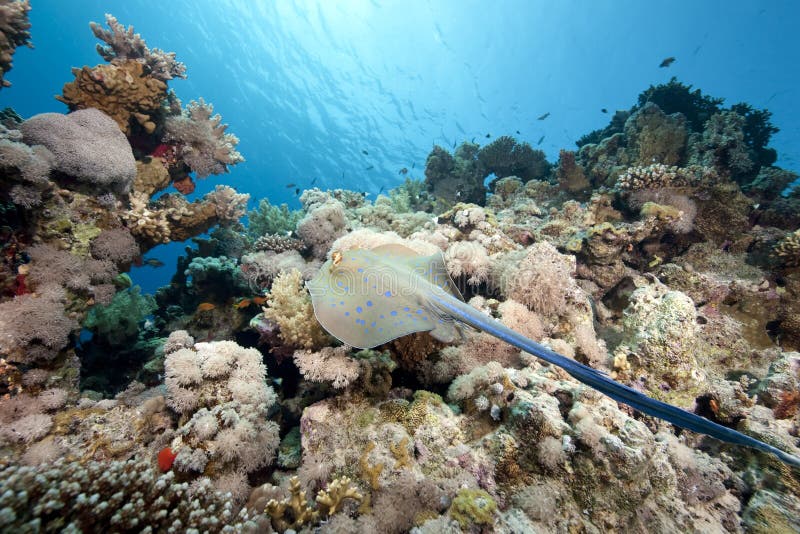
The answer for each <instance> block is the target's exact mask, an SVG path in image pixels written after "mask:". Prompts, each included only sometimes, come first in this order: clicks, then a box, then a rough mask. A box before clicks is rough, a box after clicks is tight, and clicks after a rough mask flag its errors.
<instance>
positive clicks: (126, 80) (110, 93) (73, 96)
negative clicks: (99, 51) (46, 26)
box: [56, 60, 167, 134]
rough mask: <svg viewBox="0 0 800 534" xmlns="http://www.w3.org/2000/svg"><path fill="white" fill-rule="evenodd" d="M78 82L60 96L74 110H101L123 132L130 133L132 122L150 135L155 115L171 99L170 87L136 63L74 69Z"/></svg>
mask: <svg viewBox="0 0 800 534" xmlns="http://www.w3.org/2000/svg"><path fill="white" fill-rule="evenodd" d="M72 73H73V74H74V75H75V80H73V81H71V82H69V83H67V84H65V85H64V89H63V95H61V96H56V98H57V99H58V100H60V101H61V102H63V103H65V104H67V105H68V106H69V108H70V109H71V110H73V111H74V110H76V109H87V108H97V109H99V110H100V111H102V112H104V113H105V114H106V115H108V116H110V117H111V118H112V119H114V120H115V121H116V122H117V124H118V125H119V128H120V130H122V131H123V132H125V134H130V131H131V130H130V119H131V117H133V118H134V119H136V122H137V123H139V125H140V126H141V127H142V128H143V129H144V131H145V132H147V133H148V134H150V133H153V132H154V131H155V129H156V123H155V122H154V120H153V117H152V115H153V114H154V113H155V112H156V111H158V110H159V109H160V108H161V103H162V102H163V101H164V99H165V98H166V97H167V84H166V83H164V82H163V81H161V80H158V79H156V78H153V77H152V76H146V75H145V73H144V65H143V64H142V63H140V62H138V61H136V60H128V61H120V62H117V63H113V64H110V65H97V66H96V67H94V68H90V67H83V68H81V69H77V68H76V69H72Z"/></svg>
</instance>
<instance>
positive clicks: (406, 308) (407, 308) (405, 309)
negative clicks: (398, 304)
mask: <svg viewBox="0 0 800 534" xmlns="http://www.w3.org/2000/svg"><path fill="white" fill-rule="evenodd" d="M403 311H411V308H409V307H408V306H406V307H405V308H403Z"/></svg>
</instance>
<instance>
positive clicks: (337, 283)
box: [336, 282, 344, 287]
mask: <svg viewBox="0 0 800 534" xmlns="http://www.w3.org/2000/svg"><path fill="white" fill-rule="evenodd" d="M336 285H337V286H339V287H342V286H343V285H344V284H343V283H341V282H336Z"/></svg>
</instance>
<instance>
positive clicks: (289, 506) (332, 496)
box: [264, 477, 364, 532]
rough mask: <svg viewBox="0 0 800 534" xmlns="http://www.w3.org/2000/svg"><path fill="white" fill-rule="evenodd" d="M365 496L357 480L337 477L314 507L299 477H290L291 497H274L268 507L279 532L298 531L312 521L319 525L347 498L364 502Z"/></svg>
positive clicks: (317, 498)
mask: <svg viewBox="0 0 800 534" xmlns="http://www.w3.org/2000/svg"><path fill="white" fill-rule="evenodd" d="M363 498H364V496H363V495H362V494H361V493H359V492H358V489H357V488H356V487H355V486H354V485H353V482H352V481H351V480H350V479H349V478H348V477H341V478H336V479H334V480H332V481H331V482H330V484H328V487H327V489H325V490H320V491H319V493H317V497H316V499H315V502H316V505H317V506H316V508H313V507H312V506H311V505H310V503H309V502H308V499H307V498H306V492H305V490H303V489H302V488H301V486H300V481H299V479H298V478H297V477H292V478H291V479H290V480H289V496H288V497H284V498H283V499H281V500H280V501H278V500H276V499H270V500H269V501H267V504H266V506H265V508H264V513H266V514H267V515H268V516H269V517H270V520H271V522H272V527H273V528H274V529H276V530H277V531H278V532H285V531H288V530H290V529H291V530H295V529H297V528H299V527H303V526H306V525H309V524H312V525H313V524H316V523H318V522H320V521H322V520H326V519H329V518H330V517H331V516H333V515H334V514H336V513H337V512H339V511H341V508H342V506H343V504H342V503H343V502H344V501H345V499H352V500H354V501H356V502H361V501H362V500H363Z"/></svg>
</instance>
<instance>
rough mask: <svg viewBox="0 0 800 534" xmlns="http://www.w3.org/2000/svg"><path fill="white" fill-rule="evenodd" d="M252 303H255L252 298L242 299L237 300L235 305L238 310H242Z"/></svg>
mask: <svg viewBox="0 0 800 534" xmlns="http://www.w3.org/2000/svg"><path fill="white" fill-rule="evenodd" d="M252 303H253V301H252V300H250V299H242V300H240V301H239V302H237V303H236V304H234V305H233V307H234V308H236V309H237V310H241V309H243V308H247V307H248V306H250V305H251V304H252Z"/></svg>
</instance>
